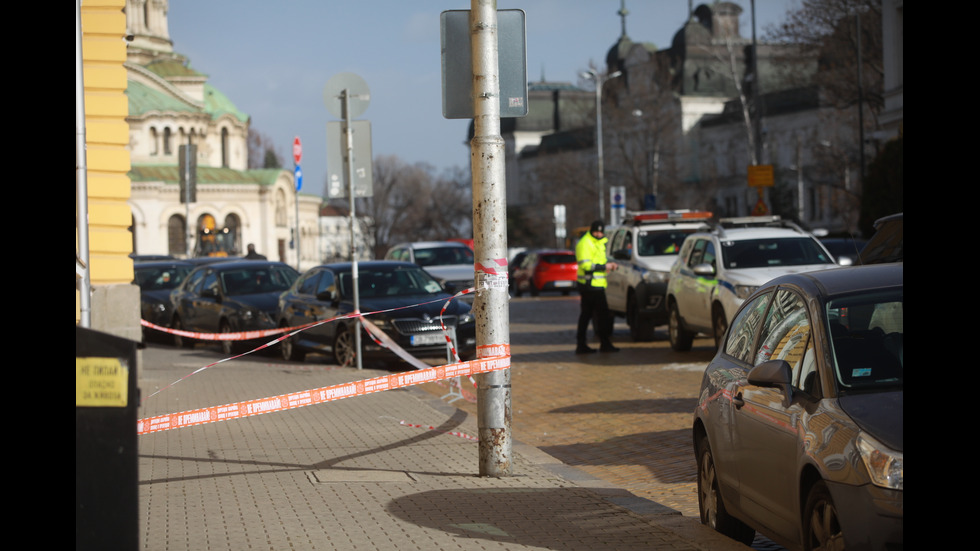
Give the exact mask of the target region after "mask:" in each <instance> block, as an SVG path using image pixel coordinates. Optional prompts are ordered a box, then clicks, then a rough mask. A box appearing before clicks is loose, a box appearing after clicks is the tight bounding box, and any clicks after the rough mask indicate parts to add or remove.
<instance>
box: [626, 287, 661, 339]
mask: <svg viewBox="0 0 980 551" xmlns="http://www.w3.org/2000/svg"><path fill="white" fill-rule="evenodd" d="M626 324H627V325H629V328H630V338H632V339H633V342H646V341H652V340H653V333H654V327H653V325H652V324H651V323H649V320H646V319H644V318H643V317H641V316H640V313H639V307H637V304H636V295H635V294H633V293H630V296H629V298H628V299H626Z"/></svg>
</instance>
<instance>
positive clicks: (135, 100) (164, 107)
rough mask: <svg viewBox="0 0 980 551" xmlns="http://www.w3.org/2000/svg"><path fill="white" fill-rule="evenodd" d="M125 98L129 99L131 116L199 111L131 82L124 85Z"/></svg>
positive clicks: (166, 95) (168, 96) (171, 97)
mask: <svg viewBox="0 0 980 551" xmlns="http://www.w3.org/2000/svg"><path fill="white" fill-rule="evenodd" d="M126 96H127V97H128V98H129V114H130V115H133V116H138V115H142V114H144V113H147V112H151V111H161V112H165V111H194V112H200V111H201V110H200V109H195V108H193V107H191V106H190V105H188V104H187V103H185V102H183V101H180V100H178V99H176V98H174V97H173V96H171V95H169V94H164V93H163V92H160V91H158V90H154V89H153V88H150V87H149V86H146V85H145V84H141V83H139V82H136V81H133V80H130V81H129V82H128V83H127V85H126Z"/></svg>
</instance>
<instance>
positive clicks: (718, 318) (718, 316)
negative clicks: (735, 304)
mask: <svg viewBox="0 0 980 551" xmlns="http://www.w3.org/2000/svg"><path fill="white" fill-rule="evenodd" d="M711 329H712V331H713V332H714V337H715V349H716V350H717V349H720V348H721V343H722V341H723V340H725V332H726V331H728V317H727V316H725V309H724V308H722V307H721V306H720V305H718V304H716V305H715V306H714V308H712V311H711Z"/></svg>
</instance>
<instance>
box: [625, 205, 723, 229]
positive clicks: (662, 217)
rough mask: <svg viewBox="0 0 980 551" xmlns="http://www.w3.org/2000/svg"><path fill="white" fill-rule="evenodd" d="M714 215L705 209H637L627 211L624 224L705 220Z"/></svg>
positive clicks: (636, 224) (637, 224)
mask: <svg viewBox="0 0 980 551" xmlns="http://www.w3.org/2000/svg"><path fill="white" fill-rule="evenodd" d="M712 216H714V215H713V214H712V213H711V212H710V211H706V210H690V209H678V210H639V211H627V212H626V217H625V219H624V221H623V224H624V225H630V226H639V225H641V224H663V223H669V222H707V221H708V220H711V218H712Z"/></svg>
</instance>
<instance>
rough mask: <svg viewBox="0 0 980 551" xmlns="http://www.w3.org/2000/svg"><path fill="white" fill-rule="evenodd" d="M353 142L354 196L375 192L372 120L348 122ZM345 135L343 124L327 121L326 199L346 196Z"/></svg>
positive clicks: (369, 194) (369, 195) (370, 194)
mask: <svg viewBox="0 0 980 551" xmlns="http://www.w3.org/2000/svg"><path fill="white" fill-rule="evenodd" d="M351 129H352V130H353V138H354V139H353V145H354V197H355V198H356V197H371V196H373V195H374V181H373V179H372V178H373V173H372V171H371V123H370V122H369V121H351ZM346 156H347V137H346V136H345V132H344V123H343V122H341V121H328V122H327V198H328V199H340V198H345V197H347V196H348V193H347V189H348V184H347V175H348V173H349V172H348V168H347V162H346V161H347V159H346Z"/></svg>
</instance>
